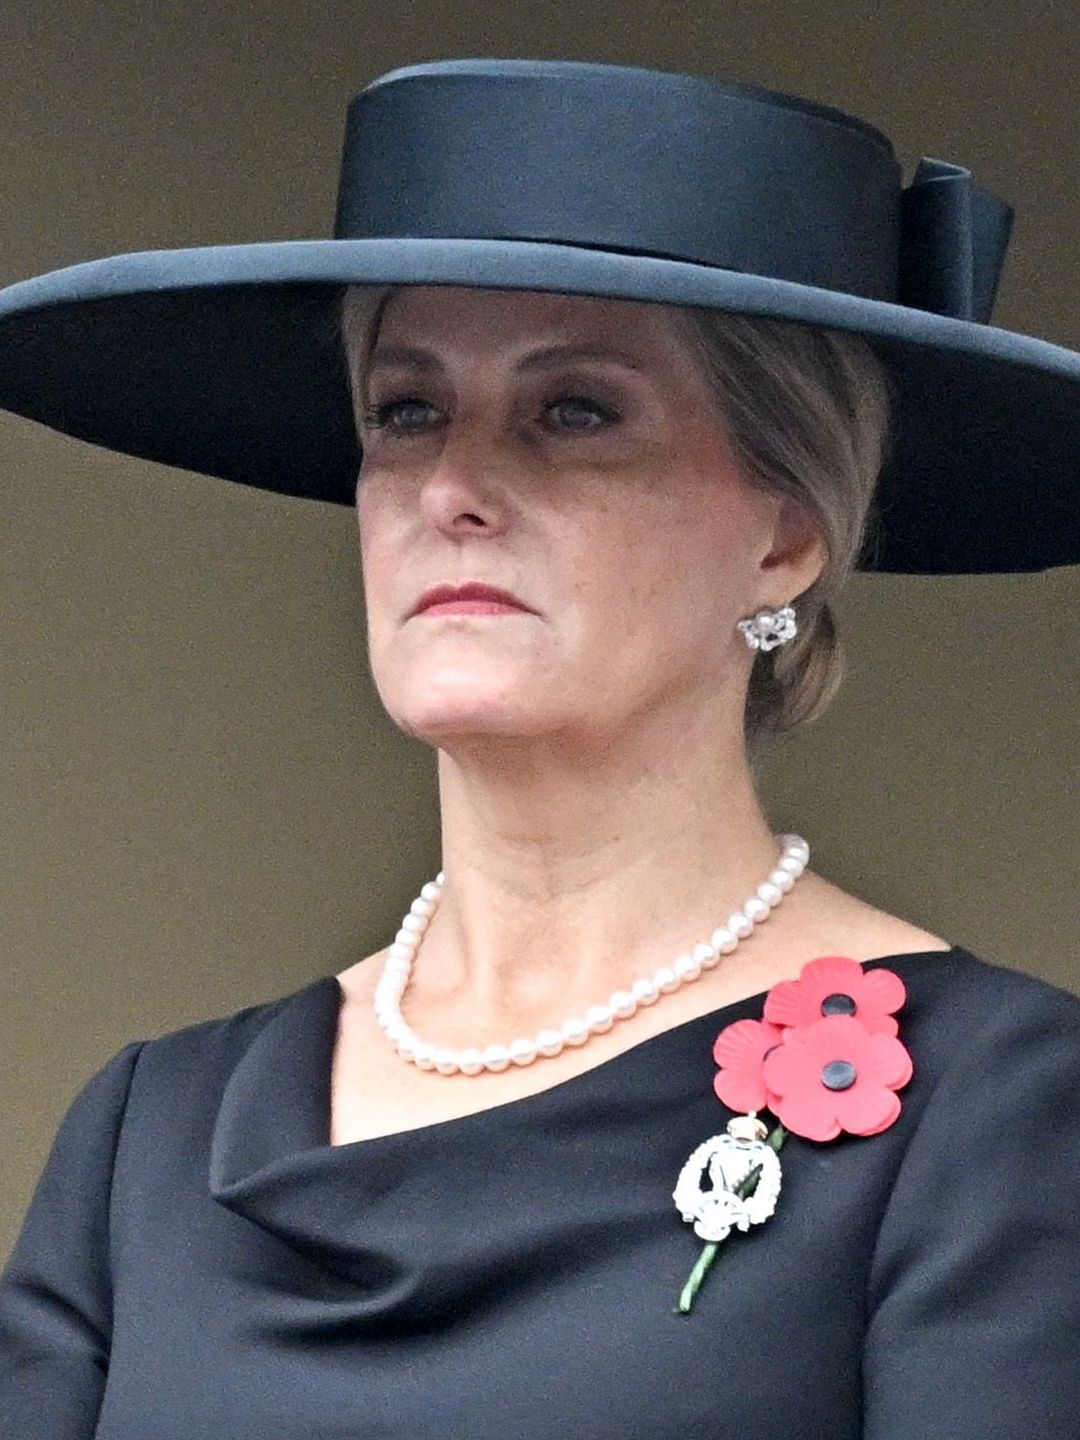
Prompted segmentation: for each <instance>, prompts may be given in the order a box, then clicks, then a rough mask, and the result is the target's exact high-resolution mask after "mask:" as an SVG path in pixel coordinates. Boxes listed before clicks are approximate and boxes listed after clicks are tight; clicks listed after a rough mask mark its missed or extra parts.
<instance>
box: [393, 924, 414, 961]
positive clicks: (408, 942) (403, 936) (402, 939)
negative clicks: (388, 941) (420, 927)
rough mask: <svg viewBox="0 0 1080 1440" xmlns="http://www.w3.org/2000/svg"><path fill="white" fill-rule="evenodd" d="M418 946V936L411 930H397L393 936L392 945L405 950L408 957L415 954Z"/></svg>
mask: <svg viewBox="0 0 1080 1440" xmlns="http://www.w3.org/2000/svg"><path fill="white" fill-rule="evenodd" d="M419 944H420V936H419V935H417V934H416V932H415V931H413V930H399V931H398V932H397V934H396V935H395V936H394V945H395V946H397V947H398V948H399V949H401V950H405V951H407V952H408V954H410V955H414V954H415V953H416V947H417V946H418V945H419Z"/></svg>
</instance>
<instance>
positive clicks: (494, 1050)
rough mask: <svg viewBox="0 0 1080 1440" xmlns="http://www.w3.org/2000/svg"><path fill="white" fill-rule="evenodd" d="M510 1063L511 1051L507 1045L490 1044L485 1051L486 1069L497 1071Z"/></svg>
mask: <svg viewBox="0 0 1080 1440" xmlns="http://www.w3.org/2000/svg"><path fill="white" fill-rule="evenodd" d="M509 1064H510V1051H509V1050H508V1049H507V1048H506V1046H505V1045H489V1046H488V1047H487V1049H486V1050H485V1051H484V1069H485V1070H494V1071H495V1072H496V1073H498V1071H500V1070H505V1069H506V1067H507V1066H508V1065H509Z"/></svg>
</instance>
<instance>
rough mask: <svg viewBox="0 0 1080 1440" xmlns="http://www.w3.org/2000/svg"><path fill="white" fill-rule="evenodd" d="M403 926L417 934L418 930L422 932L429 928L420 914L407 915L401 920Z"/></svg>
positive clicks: (404, 928)
mask: <svg viewBox="0 0 1080 1440" xmlns="http://www.w3.org/2000/svg"><path fill="white" fill-rule="evenodd" d="M401 928H402V930H404V931H406V932H411V933H412V934H416V933H417V932H420V933H421V934H422V933H423V932H424V931H425V930H426V929H427V925H426V924H425V923H424V921H423V920H421V918H420V916H419V915H406V916H405V918H404V919H403V920H402V922H401Z"/></svg>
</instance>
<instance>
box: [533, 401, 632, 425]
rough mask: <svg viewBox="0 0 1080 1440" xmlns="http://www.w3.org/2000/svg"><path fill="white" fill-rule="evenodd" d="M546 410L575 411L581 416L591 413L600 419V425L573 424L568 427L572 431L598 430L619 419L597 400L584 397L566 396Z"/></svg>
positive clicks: (548, 406)
mask: <svg viewBox="0 0 1080 1440" xmlns="http://www.w3.org/2000/svg"><path fill="white" fill-rule="evenodd" d="M545 408H546V409H548V410H559V409H573V410H577V411H578V413H579V414H580V413H582V412H585V411H591V412H592V414H593V415H594V416H599V417H600V423H599V424H598V425H594V424H589V425H578V424H572V425H570V426H569V427H568V428H569V429H571V430H577V431H587V430H598V429H600V427H601V426H602V425H606V424H607V423H608V422H609V421H612V420H615V419H617V418H618V417H617V416H616V415H615V413H614V412H613V411H611V410H609V409H608V408H607V407H606V406H605V405H598V404H597V403H596V401H595V400H589V399H587V398H586V396H584V395H564V396H562V397H561V398H560V399H558V400H552V401H551V403H550V404H549V405H547V406H546V407H545Z"/></svg>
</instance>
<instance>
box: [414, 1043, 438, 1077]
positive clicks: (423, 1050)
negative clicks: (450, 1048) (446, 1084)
mask: <svg viewBox="0 0 1080 1440" xmlns="http://www.w3.org/2000/svg"><path fill="white" fill-rule="evenodd" d="M413 1061H414V1062H415V1064H417V1065H419V1066H420V1069H421V1070H434V1069H435V1046H434V1045H429V1044H428V1043H427V1041H426V1040H421V1042H420V1044H419V1045H417V1047H416V1052H415V1054H414V1055H413Z"/></svg>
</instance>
